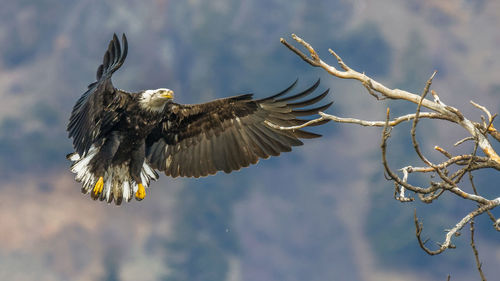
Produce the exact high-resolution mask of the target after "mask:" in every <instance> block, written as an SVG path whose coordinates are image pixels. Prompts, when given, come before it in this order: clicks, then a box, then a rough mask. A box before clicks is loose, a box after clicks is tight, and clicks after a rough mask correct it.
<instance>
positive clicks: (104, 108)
mask: <svg viewBox="0 0 500 281" xmlns="http://www.w3.org/2000/svg"><path fill="white" fill-rule="evenodd" d="M122 42H123V51H122V48H121V46H120V41H119V40H118V37H117V36H116V34H114V35H113V39H112V40H111V41H110V42H109V46H108V49H107V51H106V53H105V54H104V58H103V62H102V64H101V65H100V66H99V68H98V69H97V75H96V77H97V81H96V82H94V83H92V84H90V85H89V86H88V89H87V91H86V92H85V93H84V94H83V95H82V96H81V97H80V99H78V101H77V102H76V104H75V106H74V107H73V111H72V112H71V117H70V119H69V123H68V127H67V130H68V132H69V137H70V138H71V137H72V138H73V146H74V148H75V151H76V152H77V153H78V154H80V155H84V154H86V153H87V152H88V150H89V149H90V147H91V145H92V144H93V143H95V142H96V141H98V140H99V138H101V137H102V136H103V135H104V134H105V133H107V132H108V131H109V129H111V128H112V126H113V124H115V122H116V121H117V120H118V118H119V115H120V114H121V109H122V108H123V106H124V103H125V101H126V99H127V98H128V95H126V94H124V93H122V92H121V91H119V90H117V89H115V87H114V86H113V84H112V82H111V75H112V74H113V72H115V71H116V70H118V68H120V66H122V64H123V62H124V61H125V58H126V57H127V50H128V46H127V38H126V37H125V34H123V36H122Z"/></svg>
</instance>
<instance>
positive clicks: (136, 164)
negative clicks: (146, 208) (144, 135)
mask: <svg viewBox="0 0 500 281" xmlns="http://www.w3.org/2000/svg"><path fill="white" fill-rule="evenodd" d="M145 153H146V149H145V143H144V141H143V142H142V144H140V145H139V147H138V148H137V149H136V150H134V151H133V152H132V155H131V161H130V176H131V177H132V179H134V181H135V182H136V183H137V191H136V193H135V199H137V200H139V201H140V200H142V199H144V198H145V197H146V189H145V188H144V185H143V184H142V180H141V171H142V165H143V164H144V157H145Z"/></svg>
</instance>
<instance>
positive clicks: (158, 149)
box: [68, 35, 331, 204]
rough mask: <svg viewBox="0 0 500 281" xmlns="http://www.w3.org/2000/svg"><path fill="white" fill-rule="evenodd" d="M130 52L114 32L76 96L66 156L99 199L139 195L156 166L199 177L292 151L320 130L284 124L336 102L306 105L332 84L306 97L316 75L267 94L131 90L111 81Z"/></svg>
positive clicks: (118, 199) (174, 173)
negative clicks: (184, 96) (301, 85)
mask: <svg viewBox="0 0 500 281" xmlns="http://www.w3.org/2000/svg"><path fill="white" fill-rule="evenodd" d="M126 54H127V41H126V38H125V36H123V51H122V50H121V46H120V43H119V41H118V38H117V37H116V35H115V36H114V37H113V40H112V41H111V42H110V45H109V47H108V50H107V52H106V54H105V57H104V61H103V64H102V65H101V66H100V67H99V69H98V71H97V81H96V82H94V83H92V84H90V85H89V89H88V90H87V92H85V93H84V94H83V95H82V97H81V98H80V99H79V100H78V101H77V103H76V104H75V107H74V108H73V112H72V114H71V117H70V122H69V124H68V131H69V136H70V137H72V138H73V145H74V148H75V152H74V153H72V154H70V155H68V158H69V159H70V160H72V161H73V162H74V163H73V165H72V167H71V170H72V171H73V172H74V173H76V179H77V180H78V181H81V182H82V184H83V188H82V192H84V193H91V195H92V197H93V198H94V199H97V198H99V199H101V200H106V201H107V202H111V201H113V200H114V201H115V203H117V204H120V203H121V202H122V200H123V199H125V200H126V201H128V200H130V199H131V198H132V197H133V196H134V194H135V196H136V198H138V199H142V198H143V197H144V196H145V193H144V190H143V189H144V187H148V185H149V183H150V180H151V179H157V177H158V175H157V173H156V170H158V171H162V172H164V173H165V174H166V175H168V176H172V177H177V176H183V177H202V176H207V175H209V174H215V173H216V172H217V171H224V172H226V173H229V172H231V171H233V170H239V169H240V168H241V167H247V166H249V165H250V164H255V163H257V161H258V160H259V159H260V158H268V157H269V156H277V155H279V154H280V153H281V152H286V151H290V150H291V148H292V147H293V146H298V145H302V144H303V143H302V141H300V139H301V138H316V137H319V136H320V135H318V134H314V133H310V132H306V131H303V130H301V129H295V130H289V129H285V128H283V127H290V126H297V125H302V124H305V123H306V122H307V121H308V120H302V119H298V118H297V117H300V116H310V115H314V114H317V113H318V112H319V111H322V110H325V109H326V108H328V107H329V106H330V105H331V103H328V104H326V105H323V106H320V107H316V108H310V109H303V108H304V107H307V106H309V105H313V104H316V103H317V102H319V101H321V100H322V99H323V98H324V97H325V96H326V95H327V93H328V90H327V91H325V92H323V93H322V94H320V95H318V96H315V97H313V98H306V97H308V96H309V95H310V94H311V93H312V92H313V91H314V90H315V89H316V88H317V87H318V85H319V81H318V82H317V83H315V84H314V85H313V86H312V87H310V88H308V89H306V90H305V91H303V92H300V93H298V94H295V95H287V94H288V93H289V92H290V91H291V89H292V88H293V87H294V86H295V83H294V84H293V85H292V86H290V87H288V88H287V89H285V90H284V91H282V92H280V93H278V94H276V95H274V96H271V97H268V98H264V99H257V100H254V99H252V94H245V95H240V96H235V97H230V98H224V99H218V100H214V101H212V102H208V103H203V104H195V105H182V104H177V103H174V102H173V101H172V98H173V92H172V91H171V90H168V89H157V90H147V91H143V92H139V93H127V92H125V91H122V90H118V89H116V88H115V87H113V85H112V83H111V75H112V73H113V72H114V71H116V70H117V69H118V68H119V67H120V66H121V65H122V64H123V62H124V60H125V57H126ZM304 98H306V99H304ZM322 123H324V122H320V123H316V124H315V125H319V124H322ZM141 190H142V193H141ZM141 194H142V195H141Z"/></svg>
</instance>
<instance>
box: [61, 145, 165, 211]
mask: <svg viewBox="0 0 500 281" xmlns="http://www.w3.org/2000/svg"><path fill="white" fill-rule="evenodd" d="M97 152H98V150H97V149H95V148H94V147H92V148H91V149H90V150H89V151H88V153H86V154H85V155H84V156H83V157H80V155H79V154H78V153H76V152H75V153H71V154H69V155H68V156H67V158H68V159H69V160H71V161H73V164H72V165H71V171H72V172H73V173H75V174H76V175H75V180H76V181H78V182H81V183H82V193H84V194H88V193H91V192H92V190H93V188H94V186H95V184H96V182H97V181H98V179H99V176H97V175H94V174H93V173H92V172H91V167H90V161H91V160H92V158H93V157H94V156H95V155H96V154H97ZM140 177H141V181H142V185H143V186H144V188H146V189H147V188H148V187H149V184H150V183H151V180H156V179H158V174H157V173H156V171H155V170H154V169H153V168H151V167H150V166H149V165H148V164H147V163H146V162H144V164H143V165H142V170H141V174H140ZM103 178H104V185H103V189H102V192H101V194H100V195H99V196H98V197H97V198H99V200H101V201H104V200H106V202H108V203H111V202H112V201H113V200H114V201H115V204H116V205H120V204H121V202H122V201H126V202H128V201H130V200H131V199H132V198H133V197H134V195H135V194H136V192H137V190H138V189H139V186H138V183H137V182H135V181H134V180H133V179H132V177H131V176H130V173H129V168H128V165H125V164H124V165H111V166H110V167H108V169H107V170H106V172H105V173H104V175H103ZM97 198H96V199H97ZM140 199H142V198H140Z"/></svg>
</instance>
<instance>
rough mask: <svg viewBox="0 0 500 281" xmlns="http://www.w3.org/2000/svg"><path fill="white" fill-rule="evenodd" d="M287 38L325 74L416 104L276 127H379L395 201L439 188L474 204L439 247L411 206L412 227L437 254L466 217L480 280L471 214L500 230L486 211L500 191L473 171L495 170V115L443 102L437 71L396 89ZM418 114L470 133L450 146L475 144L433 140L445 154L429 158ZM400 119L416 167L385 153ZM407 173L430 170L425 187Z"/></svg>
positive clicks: (433, 194)
mask: <svg viewBox="0 0 500 281" xmlns="http://www.w3.org/2000/svg"><path fill="white" fill-rule="evenodd" d="M292 38H293V40H295V41H296V42H297V43H298V44H299V45H301V46H302V47H303V48H305V49H306V50H307V52H308V54H306V53H304V52H302V51H301V50H300V49H298V48H297V47H295V46H293V45H292V44H290V43H288V42H287V41H286V40H285V39H283V38H281V39H280V40H281V43H283V44H284V45H285V46H286V47H287V48H289V49H290V50H291V51H293V52H294V53H295V54H297V55H298V56H299V57H300V58H302V59H303V60H304V61H305V62H307V63H309V64H310V65H311V66H314V67H319V68H322V69H324V70H325V71H327V72H328V73H329V74H330V75H332V76H335V77H337V78H340V79H353V80H356V81H359V82H360V83H361V84H362V85H363V86H364V87H365V88H366V90H367V92H368V94H369V95H370V96H373V97H375V98H376V99H377V101H380V100H383V99H392V100H400V101H408V102H411V103H414V104H416V105H417V107H416V111H415V113H409V114H406V115H402V116H399V117H395V118H393V119H391V116H390V109H389V108H387V112H386V118H385V121H369V120H362V119H356V118H346V117H339V116H335V115H331V114H326V113H323V112H320V115H321V117H320V118H318V119H315V120H311V121H308V122H307V123H305V124H304V125H301V126H294V127H279V126H276V125H274V126H276V128H279V129H281V130H295V129H300V128H302V127H305V126H308V125H310V124H314V123H317V122H324V121H325V120H333V121H335V122H338V123H350V124H357V125H361V126H368V127H382V140H381V144H380V149H381V156H382V165H383V167H384V171H385V174H384V175H385V176H386V178H387V179H388V180H391V181H393V182H394V198H395V199H396V200H398V201H400V202H411V201H413V200H414V199H415V198H413V197H411V196H409V195H408V194H407V193H416V194H417V196H418V199H419V200H421V201H422V202H424V203H433V202H435V200H437V199H439V198H440V196H441V195H442V194H444V193H451V194H453V195H455V196H457V197H459V198H461V199H464V200H468V201H472V202H474V203H475V204H476V206H477V207H476V208H475V209H473V210H471V211H469V213H468V214H467V215H465V216H464V217H463V218H462V219H460V220H459V221H458V222H457V223H456V224H455V226H454V227H453V228H451V229H449V230H447V231H446V234H445V237H444V241H443V243H442V244H438V248H437V249H435V250H431V249H430V248H429V247H428V246H427V245H426V243H427V240H425V241H424V240H423V239H422V231H423V224H422V222H421V221H419V219H418V217H417V213H416V210H415V214H414V222H415V233H416V237H417V241H418V243H419V245H420V247H421V248H422V249H423V250H424V251H425V252H426V253H428V254H429V255H437V254H440V253H442V252H444V251H445V250H446V249H449V248H454V247H455V246H454V245H453V244H452V238H453V237H456V236H459V233H460V232H459V231H460V230H461V229H462V228H463V227H464V226H465V225H466V224H467V223H470V224H471V246H472V248H473V253H474V255H475V258H476V263H477V269H478V271H479V273H480V275H481V278H482V279H483V280H486V279H485V278H484V274H483V272H482V268H481V263H480V261H479V255H478V252H477V248H476V246H475V242H474V222H473V219H474V218H475V217H476V216H479V215H482V214H484V213H487V214H488V216H489V217H490V219H491V220H492V221H493V227H494V228H495V229H496V230H497V231H500V219H497V218H495V216H494V215H493V213H492V212H491V210H493V209H494V208H496V207H498V206H499V205H500V197H497V198H493V199H491V198H487V197H485V196H482V195H481V194H480V193H479V192H478V190H477V188H476V186H475V184H474V180H473V176H472V172H474V171H476V170H481V169H486V168H492V169H495V170H497V171H500V156H498V154H497V152H496V151H495V150H494V149H493V147H492V145H491V143H490V141H489V140H488V135H490V136H492V137H493V138H494V139H495V140H497V141H499V142H500V132H498V131H497V130H496V129H495V127H494V126H493V121H494V119H495V117H496V114H491V112H490V111H489V110H488V109H487V108H486V107H485V106H482V105H479V104H478V103H475V102H473V101H471V105H472V106H474V107H476V108H478V109H480V110H481V111H483V112H484V114H485V115H486V117H485V116H481V121H479V122H475V121H471V120H470V119H469V118H467V117H466V116H464V114H462V112H460V110H458V109H457V108H455V107H453V106H450V105H447V104H445V103H444V102H443V101H442V99H441V98H440V97H439V95H438V94H437V93H436V92H435V91H434V90H431V86H432V81H433V79H434V77H435V76H436V72H434V73H433V74H432V75H431V76H430V78H429V79H428V80H427V83H426V84H425V87H424V89H423V91H422V94H421V95H417V94H414V93H410V92H407V91H404V90H400V89H391V88H388V87H386V86H384V85H383V84H381V83H379V82H378V81H376V80H374V79H372V78H370V77H369V76H367V75H365V73H360V72H357V71H356V70H354V69H352V68H350V67H349V66H348V65H347V64H346V63H345V62H344V61H343V60H342V58H341V57H340V56H339V55H338V54H337V53H336V52H334V51H333V50H331V49H329V50H328V51H329V52H330V54H331V55H332V56H333V57H335V59H336V60H337V64H338V67H339V68H336V67H334V66H332V65H329V64H327V63H326V62H324V61H323V60H322V59H321V58H320V57H319V55H318V54H317V53H316V51H315V50H314V48H313V47H312V46H311V45H310V44H309V43H307V42H306V41H304V40H303V39H302V38H300V37H298V36H296V35H295V34H292ZM428 93H430V94H431V95H432V99H427V98H426V96H427V94H428ZM422 109H426V110H429V111H427V112H422ZM422 118H426V119H431V120H437V119H439V120H444V121H446V122H450V123H452V124H456V125H458V126H460V127H462V128H463V129H465V130H466V131H467V132H468V134H469V136H467V137H465V138H463V139H461V140H459V141H456V142H455V143H454V146H458V145H460V144H462V143H464V142H465V141H473V142H474V148H473V150H472V151H471V153H468V154H462V155H453V154H452V153H450V152H448V151H446V150H445V149H444V148H442V147H441V146H438V145H436V146H434V150H435V151H437V152H439V153H440V154H442V155H443V156H444V157H445V158H446V160H444V161H442V162H440V163H433V162H431V161H430V160H429V158H427V157H426V156H425V155H424V153H423V151H422V150H421V148H420V145H419V143H418V141H417V125H418V122H419V121H420V119H422ZM405 121H412V126H411V130H410V136H411V140H412V144H413V150H414V151H415V153H416V155H417V156H418V159H420V160H421V161H422V163H423V164H422V166H421V167H414V166H410V165H408V166H405V167H403V168H400V169H398V170H397V172H396V171H395V170H393V169H392V168H391V167H390V165H389V161H388V156H387V154H388V152H389V149H388V142H389V139H390V137H391V132H392V129H393V128H395V127H397V126H398V125H399V124H401V123H403V122H405ZM478 150H479V151H482V152H483V153H484V156H478V155H477V152H478ZM398 173H402V176H403V177H402V178H401V177H400V176H398ZM412 173H426V174H427V175H430V176H429V185H428V186H427V187H420V186H416V185H414V184H411V183H410V174H412ZM466 173H468V174H469V182H470V183H471V186H472V192H469V191H468V189H470V188H469V187H468V186H467V187H464V186H463V182H462V181H463V178H464V175H465V174H466ZM436 175H437V176H436ZM449 279H450V275H448V280H449Z"/></svg>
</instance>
